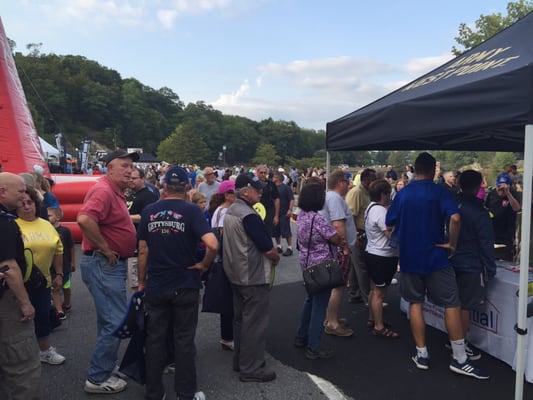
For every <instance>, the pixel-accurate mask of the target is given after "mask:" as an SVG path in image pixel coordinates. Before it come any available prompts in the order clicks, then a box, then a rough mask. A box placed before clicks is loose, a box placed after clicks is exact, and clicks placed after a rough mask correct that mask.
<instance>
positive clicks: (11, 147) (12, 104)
mask: <svg viewBox="0 0 533 400" xmlns="http://www.w3.org/2000/svg"><path fill="white" fill-rule="evenodd" d="M0 164H2V170H3V171H4V172H12V173H14V174H19V173H22V172H30V171H33V170H34V166H35V165H39V166H41V167H42V168H43V171H44V175H45V176H46V177H48V178H50V177H51V176H50V170H49V168H48V164H47V160H46V157H45V156H44V153H43V150H42V148H41V143H40V141H39V136H38V135H37V131H36V130H35V125H34V124H33V119H32V116H31V113H30V109H29V107H28V103H27V101H26V96H25V95H24V91H23V89H22V84H21V83H20V79H19V76H18V73H17V69H16V67H15V61H14V60H13V55H12V53H11V48H10V47H9V43H8V41H7V37H6V34H5V32H4V27H3V25H2V20H1V19H0ZM52 178H53V180H54V181H55V182H56V184H55V185H54V186H53V187H52V192H53V193H54V194H55V195H56V197H57V199H58V201H59V204H60V206H61V208H62V210H63V214H64V216H63V221H62V222H61V225H64V226H66V227H67V228H69V229H70V230H71V232H72V236H73V237H74V240H75V241H76V242H78V243H79V242H81V230H80V228H79V226H78V224H77V223H76V218H77V214H78V211H79V210H80V208H81V205H82V204H83V199H84V198H85V194H86V193H87V191H88V190H89V188H90V187H91V186H92V185H94V184H95V182H96V179H97V178H98V177H96V176H94V177H93V176H87V175H54V176H52Z"/></svg>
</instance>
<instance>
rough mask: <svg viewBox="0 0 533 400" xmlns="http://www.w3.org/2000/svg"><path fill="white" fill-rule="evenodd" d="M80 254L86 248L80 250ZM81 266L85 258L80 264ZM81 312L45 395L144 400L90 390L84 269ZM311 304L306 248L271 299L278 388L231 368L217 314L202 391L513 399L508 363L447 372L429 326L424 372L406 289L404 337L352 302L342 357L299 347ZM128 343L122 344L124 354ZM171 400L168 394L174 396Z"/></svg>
mask: <svg viewBox="0 0 533 400" xmlns="http://www.w3.org/2000/svg"><path fill="white" fill-rule="evenodd" d="M77 253H78V255H79V245H77ZM78 260H79V258H78ZM72 290H73V301H72V311H71V312H70V313H69V314H67V319H66V320H65V321H64V322H63V324H62V325H61V326H60V327H58V328H57V329H55V330H54V331H53V333H52V343H53V345H54V346H56V347H57V349H58V352H59V353H60V354H63V355H64V356H65V357H66V358H67V361H66V362H65V363H64V364H63V365H61V366H50V365H43V368H42V371H43V374H42V376H43V377H42V383H41V387H42V392H41V395H42V399H43V400H61V399H66V400H74V399H89V398H96V397H102V398H105V399H110V400H111V399H113V400H114V399H116V400H125V399H143V398H144V388H143V387H142V386H140V385H138V384H137V383H135V382H133V381H131V380H130V381H129V384H128V387H127V389H126V390H125V391H124V392H122V393H117V394H112V395H90V394H86V393H85V392H84V391H83V384H84V381H85V378H86V371H87V367H88V365H89V360H90V357H91V354H92V351H93V348H94V341H95V337H96V316H95V311H94V305H93V302H92V298H91V296H90V294H89V293H88V291H87V289H86V288H85V285H84V284H83V282H81V276H80V273H79V271H76V272H75V273H74V274H73V279H72ZM304 298H305V291H304V288H303V286H302V284H301V272H300V269H299V266H298V257H297V252H295V254H294V255H293V256H291V257H282V260H281V263H280V265H279V266H278V267H277V271H276V280H275V286H274V288H273V290H272V293H271V312H270V328H269V332H268V343H267V351H268V355H267V363H268V366H269V367H271V368H272V369H274V370H275V371H276V373H277V376H278V378H277V379H276V380H275V381H273V382H269V383H242V382H240V381H239V379H238V374H237V373H235V372H233V370H232V368H231V365H232V364H231V361H232V353H231V352H229V351H224V350H222V349H221V347H220V345H219V342H218V340H219V318H218V315H214V314H207V313H200V319H199V324H198V330H197V337H196V344H197V372H198V387H199V389H200V390H202V391H203V392H204V393H205V394H206V397H207V399H209V400H213V399H216V400H229V399H232V400H240V399H261V400H279V399H306V400H319V399H320V400H323V399H327V398H329V399H335V400H342V399H355V400H393V399H400V400H403V399H405V400H428V399H429V398H430V399H431V400H441V399H443V400H444V399H454V400H463V399H464V400H466V399H484V400H492V399H495V400H496V399H513V398H514V379H515V378H514V377H515V375H514V371H513V370H512V369H511V367H509V366H508V365H507V364H505V363H503V362H501V361H499V360H497V359H495V358H493V357H491V356H489V355H487V354H483V357H482V359H481V360H480V362H479V365H480V366H483V368H485V370H487V371H489V373H490V374H491V378H490V379H489V380H488V381H478V380H475V379H472V378H467V377H463V376H458V375H456V374H454V373H452V372H450V371H449V370H448V363H449V351H448V350H447V349H445V348H444V343H445V342H446V336H445V335H444V334H443V333H442V332H440V331H438V330H436V329H433V328H428V330H427V341H428V346H429V349H430V352H431V356H432V364H431V368H430V370H429V371H420V370H417V369H416V368H415V367H414V364H413V363H412V362H411V361H410V356H411V355H412V354H413V351H414V344H413V340H412V337H411V335H410V329H409V323H408V320H407V319H406V317H405V315H404V314H403V313H402V312H401V311H400V309H399V294H398V286H392V287H391V290H390V293H389V296H388V299H387V300H388V301H389V303H390V305H389V307H388V308H387V309H386V312H385V318H386V320H387V321H388V322H391V323H392V324H393V325H394V329H395V330H396V331H398V332H399V333H400V334H401V337H400V338H399V339H397V340H386V339H383V338H377V337H373V336H372V335H371V334H370V331H369V330H368V329H367V328H366V326H365V325H366V319H367V314H366V313H367V310H366V307H365V306H364V305H363V304H358V305H353V304H349V303H348V302H347V301H345V302H344V303H343V305H342V310H341V314H342V316H343V317H346V318H348V321H349V323H350V325H351V327H352V328H353V329H354V331H355V334H354V336H353V337H351V338H339V337H332V336H327V335H324V342H325V344H326V345H327V346H330V347H332V348H333V349H334V350H335V352H336V356H335V357H334V358H332V359H329V360H314V361H310V360H307V359H306V358H305V357H304V354H303V351H302V350H301V349H297V348H295V347H294V346H293V344H292V343H293V339H294V335H295V332H296V328H297V324H298V318H299V313H300V309H301V306H302V303H303V300H304ZM125 347H126V343H123V345H122V346H121V350H122V351H123V350H124V349H125ZM164 382H165V385H166V388H167V392H168V393H173V392H174V391H173V383H172V377H171V376H170V375H165V377H164ZM524 393H525V394H524V397H523V398H524V399H526V400H533V385H532V384H528V383H526V384H525V388H524ZM170 399H172V397H169V400H170Z"/></svg>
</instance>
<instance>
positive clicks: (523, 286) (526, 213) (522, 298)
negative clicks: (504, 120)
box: [515, 125, 533, 400]
mask: <svg viewBox="0 0 533 400" xmlns="http://www.w3.org/2000/svg"><path fill="white" fill-rule="evenodd" d="M532 177H533V125H527V126H526V131H525V141H524V191H523V193H522V239H521V244H520V289H519V292H518V293H519V295H518V324H517V326H518V329H519V330H521V331H526V329H527V286H528V272H529V257H530V254H529V241H530V230H529V225H530V223H531V192H532V183H531V180H532ZM530 334H531V333H529V332H528V333H527V334H526V335H521V334H518V340H517V343H516V382H515V400H522V396H523V390H524V372H525V364H526V359H525V354H524V349H525V346H526V340H527V337H528V335H530ZM528 351H529V352H530V353H529V356H530V357H531V356H533V349H528Z"/></svg>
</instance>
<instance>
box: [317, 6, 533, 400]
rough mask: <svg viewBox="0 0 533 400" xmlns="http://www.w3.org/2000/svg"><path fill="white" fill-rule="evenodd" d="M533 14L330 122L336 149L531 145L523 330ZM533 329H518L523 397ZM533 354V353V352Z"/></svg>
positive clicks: (522, 308) (329, 146) (522, 323)
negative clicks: (529, 335)
mask: <svg viewBox="0 0 533 400" xmlns="http://www.w3.org/2000/svg"><path fill="white" fill-rule="evenodd" d="M532 38H533V13H530V14H528V15H527V16H525V17H524V18H522V19H520V20H519V21H517V22H516V23H515V24H513V25H512V26H510V27H508V28H507V29H505V30H504V31H502V32H500V33H498V34H497V35H495V36H493V37H492V38H491V39H489V40H487V41H485V42H483V43H482V44H480V45H479V46H477V47H475V48H473V49H471V50H469V51H468V52H466V53H464V54H462V55H461V56H459V57H457V58H455V59H453V60H451V61H449V62H448V63H446V64H444V65H442V66H440V67H438V68H436V69H435V70H433V71H431V72H429V73H428V74H426V75H423V76H422V77H420V78H418V79H416V80H414V81H413V82H411V83H409V84H407V85H405V86H403V87H402V88H400V89H398V90H396V91H394V92H392V93H390V94H388V95H387V96H385V97H382V98H381V99H379V100H376V101H375V102H373V103H370V104H368V105H367V106H365V107H363V108H360V109H359V110H356V111H354V112H352V113H350V114H348V115H345V116H343V117H341V118H339V119H337V120H335V121H332V122H329V123H328V124H327V127H326V150H327V151H328V167H329V152H330V151H339V150H342V151H350V150H431V149H436V150H472V151H515V152H519V151H523V152H524V156H525V157H524V163H525V165H524V194H523V199H522V200H523V209H522V243H526V245H524V246H522V248H521V265H520V290H519V295H520V298H519V306H518V324H517V326H518V330H523V331H525V330H526V327H527V325H526V321H527V319H526V305H527V283H528V282H527V281H528V263H529V237H530V232H529V224H530V221H531V191H532V173H533V40H532ZM525 344H526V342H525V335H520V334H519V335H518V341H517V353H516V354H517V367H516V373H517V377H516V392H515V399H516V400H518V399H521V398H522V391H523V376H524V364H525V358H524V357H525V356H524V348H525ZM530 356H533V354H532V353H530Z"/></svg>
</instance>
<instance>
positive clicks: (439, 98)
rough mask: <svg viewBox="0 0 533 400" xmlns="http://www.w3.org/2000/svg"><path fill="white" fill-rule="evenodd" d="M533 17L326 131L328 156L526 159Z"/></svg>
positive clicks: (532, 114)
mask: <svg viewBox="0 0 533 400" xmlns="http://www.w3.org/2000/svg"><path fill="white" fill-rule="evenodd" d="M532 38H533V13H530V14H528V15H527V16H526V17H524V18H522V19H521V20H520V21H518V22H517V23H516V24H514V25H512V26H510V27H509V28H507V29H505V30H504V31H502V32H500V33H499V34H497V35H495V36H494V37H492V38H491V39H489V40H487V41H485V42H484V43H482V44H481V45H479V46H477V47H476V48H474V49H471V50H470V51H468V52H466V53H465V54H463V55H461V56H459V57H457V58H455V59H453V60H451V61H449V62H448V63H446V64H444V65H442V66H440V67H438V68H436V69H435V70H433V71H431V72H429V73H428V74H426V75H424V76H422V77H420V78H418V79H416V80H414V81H413V82H411V83H409V84H407V85H405V86H403V87H402V88H400V89H398V90H396V91H394V92H392V93H390V94H388V95H387V96H385V97H383V98H381V99H379V100H377V101H375V102H373V103H370V104H368V105H367V106H365V107H363V108H360V109H359V110H356V111H354V112H352V113H350V114H348V115H345V116H344V117H341V118H339V119H337V120H335V121H333V122H330V123H328V124H327V128H326V132H327V135H326V149H327V150H328V151H335V150H343V151H347V150H426V149H439V150H478V151H523V146H524V126H525V125H526V124H528V123H532V121H533V40H532Z"/></svg>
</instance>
